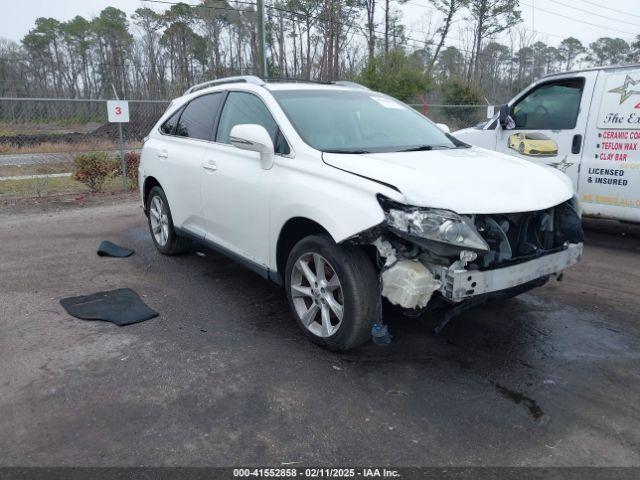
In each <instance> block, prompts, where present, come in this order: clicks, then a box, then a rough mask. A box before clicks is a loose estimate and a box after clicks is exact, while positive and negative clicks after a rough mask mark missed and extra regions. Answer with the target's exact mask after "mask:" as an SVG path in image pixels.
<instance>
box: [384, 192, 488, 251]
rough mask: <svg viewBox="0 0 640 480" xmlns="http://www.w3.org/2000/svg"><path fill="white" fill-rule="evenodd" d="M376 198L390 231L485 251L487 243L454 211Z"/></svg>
mask: <svg viewBox="0 0 640 480" xmlns="http://www.w3.org/2000/svg"><path fill="white" fill-rule="evenodd" d="M378 201H379V202H380V205H381V206H382V209H383V210H384V217H385V221H386V224H387V227H389V228H390V229H391V230H395V231H397V232H401V233H404V234H408V235H409V236H414V237H418V238H424V239H426V240H432V241H434V242H441V243H446V244H448V245H454V246H456V247H460V248H468V249H472V250H483V251H488V250H489V245H487V242H485V241H484V239H483V238H482V237H481V236H480V234H479V233H478V232H477V230H476V228H475V227H474V226H473V223H472V222H471V221H470V220H469V219H467V218H465V217H463V216H461V215H458V214H457V213H455V212H452V211H450V210H442V209H438V208H423V207H410V206H407V205H403V204H400V203H397V202H394V201H393V200H390V199H388V198H386V197H383V196H382V195H379V196H378Z"/></svg>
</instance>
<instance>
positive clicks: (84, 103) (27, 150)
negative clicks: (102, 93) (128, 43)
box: [0, 98, 169, 205]
mask: <svg viewBox="0 0 640 480" xmlns="http://www.w3.org/2000/svg"><path fill="white" fill-rule="evenodd" d="M168 105H169V102H168V101H143V100H130V101H129V116H130V122H129V123H125V124H123V125H122V127H123V146H124V149H125V151H126V152H135V151H137V150H139V149H140V148H141V147H142V140H143V138H144V137H145V136H146V135H147V134H148V133H149V131H150V130H151V128H152V126H153V125H154V124H155V123H156V122H157V120H158V119H159V118H160V116H161V115H162V113H163V112H164V111H165V109H166V108H167V106H168ZM119 150H120V141H119V135H118V124H115V123H109V122H108V121H107V102H106V100H79V99H61V98H0V205H3V204H7V203H11V200H13V199H20V198H30V197H40V198H46V197H51V196H59V195H65V194H67V195H68V194H79V193H80V194H82V193H88V192H91V191H96V190H101V191H108V192H113V191H120V190H122V189H123V188H124V187H123V186H124V185H127V183H128V184H129V185H130V186H133V182H132V180H133V179H134V177H135V176H136V174H137V170H136V171H134V168H132V164H133V163H135V158H133V157H131V155H127V158H126V159H127V167H128V168H127V169H126V171H127V173H128V174H129V177H130V178H129V179H128V180H129V181H128V182H127V181H126V180H127V179H124V180H125V181H124V182H123V178H122V174H121V170H120V169H119V165H120V164H119V158H120V152H119ZM78 157H81V158H80V160H83V159H84V165H85V169H89V170H88V171H87V172H84V176H82V175H80V176H77V175H74V173H75V172H76V170H77V168H76V166H75V165H74V162H76V159H77V158H78ZM92 175H93V176H96V175H97V177H98V183H95V182H94V181H93V179H92V178H89V177H90V176H92ZM78 179H80V180H86V181H84V183H83V182H82V181H77V180H78Z"/></svg>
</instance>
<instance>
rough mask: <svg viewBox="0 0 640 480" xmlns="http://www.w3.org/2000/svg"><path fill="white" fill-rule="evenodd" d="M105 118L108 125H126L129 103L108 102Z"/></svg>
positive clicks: (119, 101)
mask: <svg viewBox="0 0 640 480" xmlns="http://www.w3.org/2000/svg"><path fill="white" fill-rule="evenodd" d="M107 116H108V117H109V122H110V123H128V122H129V102H127V101H126V100H108V101H107Z"/></svg>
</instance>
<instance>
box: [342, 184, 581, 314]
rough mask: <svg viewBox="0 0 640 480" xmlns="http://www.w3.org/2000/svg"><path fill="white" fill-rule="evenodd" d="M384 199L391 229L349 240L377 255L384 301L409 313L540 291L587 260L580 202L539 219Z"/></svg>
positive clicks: (386, 227)
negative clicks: (434, 303) (437, 304)
mask: <svg viewBox="0 0 640 480" xmlns="http://www.w3.org/2000/svg"><path fill="white" fill-rule="evenodd" d="M378 200H379V202H380V204H381V206H382V207H383V209H384V211H385V222H383V223H382V224H380V225H378V226H376V227H374V228H372V229H370V230H367V231H365V232H362V233H361V234H359V235H357V236H355V237H352V238H350V239H348V240H347V241H348V242H351V243H357V244H361V245H362V244H370V245H373V246H374V247H375V248H376V255H377V258H378V265H379V267H380V281H381V292H382V296H383V297H385V298H386V299H387V300H389V301H390V302H391V303H393V304H395V305H399V306H400V307H402V308H404V309H408V310H414V311H415V310H421V309H424V308H427V307H428V306H430V302H431V300H432V299H433V298H434V297H438V298H439V299H441V300H444V301H446V302H448V303H450V304H457V303H459V302H462V301H464V300H467V299H470V298H472V297H477V296H479V295H483V294H488V293H491V292H498V291H507V290H510V289H514V288H517V287H520V286H523V285H524V286H526V285H531V287H533V286H539V285H541V284H543V283H545V282H546V281H547V280H548V278H549V277H550V276H552V275H556V276H560V275H561V273H562V271H563V270H564V269H565V268H567V267H568V266H570V265H573V264H575V263H577V262H578V261H579V260H580V257H581V255H582V244H583V242H584V233H583V230H582V224H581V219H580V211H579V206H578V203H577V201H576V200H575V199H572V200H569V201H566V202H564V203H561V204H560V205H557V206H555V207H552V208H549V209H545V210H540V211H535V212H522V213H507V214H491V215H458V214H456V213H454V212H450V211H446V210H438V209H425V208H421V207H408V206H406V205H402V204H398V203H396V202H393V201H391V200H389V199H387V198H386V197H381V196H379V198H378ZM518 293H520V292H518Z"/></svg>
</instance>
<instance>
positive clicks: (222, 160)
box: [202, 92, 288, 266]
mask: <svg viewBox="0 0 640 480" xmlns="http://www.w3.org/2000/svg"><path fill="white" fill-rule="evenodd" d="M242 124H257V125H262V126H263V127H264V128H265V129H266V130H267V132H269V133H270V134H271V137H272V140H273V141H274V145H275V148H276V154H278V153H281V154H282V153H288V146H286V142H285V143H283V142H282V140H281V135H280V133H279V129H278V126H277V124H276V122H275V120H274V119H273V117H272V115H271V113H270V112H269V110H268V109H267V107H266V106H265V104H264V103H263V102H262V100H261V99H260V98H259V97H258V96H257V95H255V94H253V93H249V92H229V94H228V96H227V99H226V101H225V104H224V107H223V109H222V113H221V115H220V120H219V121H218V127H217V133H216V137H215V143H214V144H212V145H211V147H210V148H209V150H208V152H207V154H206V155H205V158H204V161H203V164H202V167H203V176H202V205H203V210H204V215H205V219H206V229H207V233H206V238H207V239H208V240H210V241H211V242H213V243H215V244H217V245H219V246H221V247H223V248H225V249H227V250H230V251H231V252H233V253H236V254H239V255H241V256H242V257H244V258H246V259H248V260H250V261H251V262H253V263H255V264H257V265H260V266H265V265H267V264H268V254H269V202H270V192H271V185H272V178H273V172H272V171H271V170H263V169H262V168H261V166H260V155H259V154H258V153H256V152H250V151H246V150H240V149H238V148H236V147H234V146H232V145H231V143H230V141H229V134H230V133H231V129H232V128H233V127H234V126H236V125H242Z"/></svg>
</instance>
